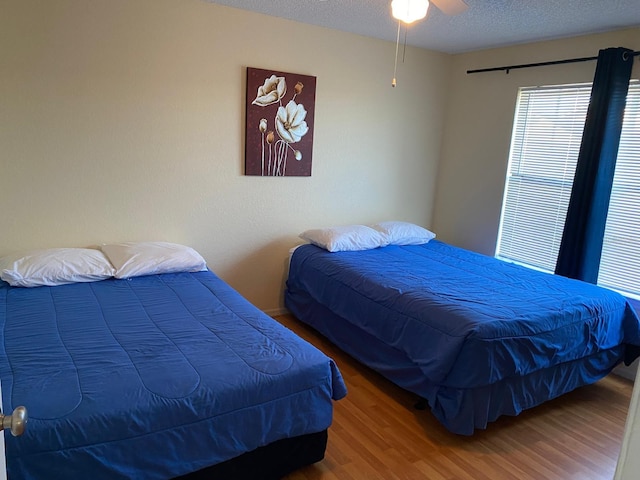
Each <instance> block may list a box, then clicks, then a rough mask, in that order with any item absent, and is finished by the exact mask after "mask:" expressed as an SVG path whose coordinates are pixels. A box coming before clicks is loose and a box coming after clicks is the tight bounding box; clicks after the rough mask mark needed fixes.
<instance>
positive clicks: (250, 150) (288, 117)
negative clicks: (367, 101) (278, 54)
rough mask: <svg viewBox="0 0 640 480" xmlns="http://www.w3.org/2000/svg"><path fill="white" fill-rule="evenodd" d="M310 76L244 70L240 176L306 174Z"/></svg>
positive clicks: (310, 117) (310, 138) (309, 148)
mask: <svg viewBox="0 0 640 480" xmlns="http://www.w3.org/2000/svg"><path fill="white" fill-rule="evenodd" d="M315 99H316V77H312V76H308V75H299V74H295V73H284V72H274V71H271V70H263V69H259V68H251V67H249V68H247V120H246V139H245V141H246V143H245V174H246V175H259V176H263V177H285V176H286V177H292V176H296V177H308V176H311V154H312V150H313V117H314V113H315Z"/></svg>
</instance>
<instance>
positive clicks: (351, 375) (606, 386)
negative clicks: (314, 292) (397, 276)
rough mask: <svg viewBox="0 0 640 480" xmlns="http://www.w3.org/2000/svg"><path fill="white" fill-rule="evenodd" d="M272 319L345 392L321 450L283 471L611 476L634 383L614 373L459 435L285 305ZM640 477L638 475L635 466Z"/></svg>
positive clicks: (565, 478) (309, 475) (396, 479)
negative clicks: (336, 377)
mask: <svg viewBox="0 0 640 480" xmlns="http://www.w3.org/2000/svg"><path fill="white" fill-rule="evenodd" d="M275 318H276V320H277V321H279V322H280V323H282V324H283V325H285V326H287V327H288V328H290V329H291V330H293V331H294V332H296V333H297V334H298V335H299V336H301V337H302V338H305V339H306V340H307V341H309V342H310V343H312V344H313V345H315V346H316V347H318V348H319V349H320V350H322V351H324V352H325V353H326V354H328V355H329V356H331V357H332V358H333V359H334V360H335V361H336V363H337V364H338V367H339V368H340V370H341V372H342V375H343V377H344V380H345V382H346V384H347V388H348V394H347V396H346V397H345V398H343V399H342V400H339V401H337V402H335V404H334V406H335V410H334V420H333V424H332V426H331V427H330V428H329V443H328V446H327V452H326V455H325V459H324V460H323V461H321V462H318V463H317V464H315V465H312V466H309V467H305V468H304V469H301V470H299V471H297V472H294V473H292V474H290V475H288V476H287V477H286V480H365V479H366V480H369V479H371V480H424V479H429V480H454V479H455V480H466V479H469V480H514V479H517V480H611V479H612V478H613V475H614V472H615V467H616V462H617V459H618V454H619V452H620V445H621V443H622V437H623V434H624V425H625V420H626V415H627V410H628V408H629V402H630V398H631V391H632V389H633V384H632V382H630V381H629V380H626V379H624V378H621V377H619V376H616V375H609V376H608V377H606V378H604V379H603V380H601V381H600V382H598V383H596V384H594V385H590V386H587V387H583V388H580V389H578V390H575V391H573V392H571V393H569V394H567V395H564V396H562V397H560V398H558V399H555V400H552V401H550V402H547V403H546V404H543V405H541V406H539V407H536V408H533V409H531V410H528V411H525V412H523V413H522V414H520V415H519V416H517V417H502V418H500V419H498V421H497V422H494V423H492V424H490V425H489V427H488V429H487V430H483V431H478V432H476V433H475V434H474V435H473V436H470V437H465V436H458V435H454V434H452V433H449V432H448V431H447V430H446V429H445V428H444V427H442V426H441V425H440V424H439V423H438V422H437V420H435V418H434V417H433V416H432V415H431V413H430V412H429V411H428V410H423V411H420V410H416V409H415V408H414V407H413V405H414V404H415V401H416V398H415V396H414V395H413V394H410V393H408V392H406V391H404V390H402V389H400V388H399V387H397V386H395V385H394V384H392V383H391V382H389V381H387V380H386V379H384V378H383V377H382V376H380V375H378V374H377V373H375V372H373V371H372V370H370V369H368V368H367V367H365V366H363V365H361V364H359V363H358V362H356V361H355V360H354V359H352V358H351V357H349V356H348V355H346V354H345V353H343V352H342V351H340V350H339V349H337V348H336V347H334V346H333V345H332V344H331V343H329V342H328V341H327V340H326V339H324V338H323V337H322V336H320V335H319V334H318V333H317V332H315V331H314V330H312V329H311V328H309V327H308V326H306V325H304V324H302V323H301V322H299V321H297V320H296V319H295V318H293V317H292V316H289V315H281V316H277V317H275ZM639 478H640V476H639Z"/></svg>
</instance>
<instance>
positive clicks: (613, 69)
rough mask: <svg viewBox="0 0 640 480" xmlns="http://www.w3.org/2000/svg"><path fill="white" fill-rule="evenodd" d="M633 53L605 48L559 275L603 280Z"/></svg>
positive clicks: (577, 177) (585, 131)
mask: <svg viewBox="0 0 640 480" xmlns="http://www.w3.org/2000/svg"><path fill="white" fill-rule="evenodd" d="M633 59H634V57H633V51H632V50H628V49H626V48H608V49H605V50H600V52H599V54H598V64H597V66H596V73H595V77H594V79H593V87H592V91H591V99H590V102H589V108H588V110H587V119H586V123H585V127H584V133H583V134H582V143H581V145H580V153H579V154H578V164H577V166H576V173H575V178H574V181H573V188H572V190H571V198H570V200H569V208H568V210H567V218H566V221H565V224H564V231H563V233H562V242H561V243H560V251H559V252H558V260H557V262H556V271H555V273H556V274H558V275H563V276H565V277H570V278H577V279H579V280H584V281H587V282H591V283H596V282H597V281H598V269H599V267H600V257H601V254H602V241H603V236H604V229H605V223H606V220H607V210H608V209H609V198H610V196H611V186H612V184H613V174H614V170H615V166H616V157H617V156H618V146H619V144H620V132H621V130H622V119H623V116H624V107H625V103H626V98H627V91H628V90H629V78H630V77H631V67H632V66H633Z"/></svg>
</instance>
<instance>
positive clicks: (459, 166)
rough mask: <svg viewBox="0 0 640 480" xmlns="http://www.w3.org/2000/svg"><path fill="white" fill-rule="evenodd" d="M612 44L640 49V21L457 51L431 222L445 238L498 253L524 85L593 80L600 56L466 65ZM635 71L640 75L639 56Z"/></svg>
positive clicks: (568, 54) (559, 55)
mask: <svg viewBox="0 0 640 480" xmlns="http://www.w3.org/2000/svg"><path fill="white" fill-rule="evenodd" d="M608 47H626V48H631V49H633V50H640V28H635V29H627V30H621V31H618V32H615V33H609V34H601V35H591V36H585V37H576V38H572V39H564V40H558V41H551V42H543V43H536V44H529V45H521V46H515V47H510V48H501V49H494V50H485V51H480V52H474V53H468V54H464V55H456V56H455V57H453V67H452V76H451V91H450V93H451V95H450V97H449V98H450V99H451V103H450V104H449V106H448V110H447V115H446V121H445V128H444V137H443V147H442V148H443V150H442V152H443V154H442V160H441V163H440V169H439V173H438V182H437V194H436V200H435V208H434V212H433V221H432V228H433V229H434V230H435V231H436V232H437V233H438V236H439V238H441V239H442V240H445V241H448V242H452V243H454V244H456V245H459V246H462V247H464V248H469V249H472V250H476V251H479V252H481V253H485V254H488V255H493V254H494V251H495V246H496V239H497V234H498V226H499V222H500V209H501V206H502V197H503V193H504V182H505V175H506V168H507V162H508V156H509V145H510V141H511V127H512V124H513V116H514V113H515V107H516V100H517V96H518V88H519V87H527V86H535V85H557V84H566V83H580V82H591V81H593V75H594V73H595V65H596V62H585V63H571V64H564V65H558V66H545V67H538V68H529V69H521V70H511V72H510V73H509V74H506V73H505V72H491V73H477V74H467V73H466V71H467V70H475V69H481V68H490V67H499V66H503V65H518V64H527V63H537V62H546V61H553V60H562V59H568V58H577V57H593V56H597V55H598V51H599V50H600V49H603V48H608ZM632 78H636V79H637V78H640V61H638V60H637V59H636V62H635V65H634V70H633V74H632Z"/></svg>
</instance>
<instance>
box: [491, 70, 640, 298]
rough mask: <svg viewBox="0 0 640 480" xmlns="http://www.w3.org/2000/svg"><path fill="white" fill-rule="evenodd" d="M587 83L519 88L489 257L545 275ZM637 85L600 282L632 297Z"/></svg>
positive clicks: (637, 260)
mask: <svg viewBox="0 0 640 480" xmlns="http://www.w3.org/2000/svg"><path fill="white" fill-rule="evenodd" d="M590 95H591V84H580V85H562V86H550V87H530V88H522V89H521V90H520V92H519V95H518V104H517V107H516V114H515V118H514V126H513V133H512V139H511V149H510V153H509V164H508V168H507V178H506V183H505V194H504V199H503V205H502V213H501V218H500V229H499V234H498V244H497V250H496V256H497V257H498V258H502V259H504V260H510V261H515V262H519V263H523V264H525V265H528V266H531V267H534V268H538V269H541V270H544V271H548V272H553V271H554V269H555V265H556V259H557V256H558V250H559V248H560V242H561V240H562V230H563V227H564V221H565V217H566V214H567V207H568V205H569V198H570V196H571V187H572V185H573V177H574V174H575V169H576V164H577V160H578V153H579V151H580V143H581V140H582V132H583V130H584V123H585V119H586V115H587V109H588V106H589V98H590ZM638 225H640V83H638V82H637V81H634V82H632V83H631V85H630V87H629V94H628V97H627V105H626V109H625V118H624V124H623V131H622V137H621V141H620V149H619V153H618V160H617V164H616V172H615V178H614V185H613V192H612V197H611V204H610V207H609V214H608V217H607V227H606V232H605V238H604V248H603V254H602V260H601V262H600V275H599V279H598V283H599V284H601V285H602V286H606V287H609V288H613V289H615V290H620V291H622V292H623V293H627V294H632V295H640V235H639V233H638Z"/></svg>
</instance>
